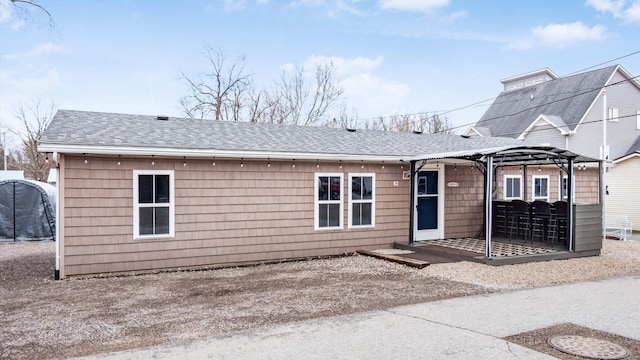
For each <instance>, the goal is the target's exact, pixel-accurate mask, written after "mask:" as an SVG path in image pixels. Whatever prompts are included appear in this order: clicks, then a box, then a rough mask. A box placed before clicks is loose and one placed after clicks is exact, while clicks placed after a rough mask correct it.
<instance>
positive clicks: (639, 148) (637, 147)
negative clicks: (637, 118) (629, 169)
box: [625, 136, 640, 155]
mask: <svg viewBox="0 0 640 360" xmlns="http://www.w3.org/2000/svg"><path fill="white" fill-rule="evenodd" d="M634 152H640V136H638V138H637V139H636V142H634V143H633V145H631V147H630V148H629V150H627V152H626V154H625V155H629V154H631V153H634Z"/></svg>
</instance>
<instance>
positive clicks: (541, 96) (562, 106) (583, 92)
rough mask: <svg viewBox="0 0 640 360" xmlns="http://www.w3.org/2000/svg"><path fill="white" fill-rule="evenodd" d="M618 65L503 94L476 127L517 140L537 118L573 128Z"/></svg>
mask: <svg viewBox="0 0 640 360" xmlns="http://www.w3.org/2000/svg"><path fill="white" fill-rule="evenodd" d="M617 68H618V65H614V66H609V67H606V68H602V69H597V70H593V71H588V72H584V73H580V74H576V75H572V76H567V77H562V78H558V79H554V80H549V81H545V82H543V83H540V84H537V85H532V86H526V87H523V88H520V89H517V90H509V91H503V92H502V93H500V95H499V96H498V97H497V98H496V99H495V101H494V102H493V104H491V106H490V107H489V109H488V110H487V111H486V112H485V113H484V115H483V116H482V118H481V119H480V120H479V121H478V122H477V123H476V125H475V126H474V128H478V127H487V128H489V129H490V130H491V135H492V136H504V137H512V138H517V137H518V136H520V135H521V134H522V132H523V131H524V130H525V129H527V127H528V126H529V125H531V123H532V122H533V121H535V120H536V119H537V118H538V117H539V116H540V115H542V114H545V115H546V116H548V117H554V119H555V120H561V121H562V122H563V123H564V124H563V125H565V126H566V128H568V129H569V130H575V128H576V126H577V125H578V123H579V122H580V120H581V119H582V117H583V116H584V114H585V113H586V112H587V110H588V109H589V107H590V106H591V105H592V104H593V102H594V101H595V99H596V97H597V96H598V94H599V93H600V91H599V90H600V89H602V87H603V86H605V85H606V84H607V81H608V80H609V79H610V78H611V76H612V74H613V72H614V71H615V70H616V69H617Z"/></svg>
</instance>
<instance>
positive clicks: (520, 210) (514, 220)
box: [507, 200, 531, 241]
mask: <svg viewBox="0 0 640 360" xmlns="http://www.w3.org/2000/svg"><path fill="white" fill-rule="evenodd" d="M507 227H508V228H509V240H511V239H513V233H514V231H515V233H516V237H520V235H521V234H522V239H524V240H525V241H526V240H527V238H529V237H530V235H531V231H530V230H531V220H530V217H529V204H527V203H526V202H525V201H522V200H512V201H511V203H510V204H509V206H508V208H507Z"/></svg>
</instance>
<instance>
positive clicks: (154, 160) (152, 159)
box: [151, 155, 156, 166]
mask: <svg viewBox="0 0 640 360" xmlns="http://www.w3.org/2000/svg"><path fill="white" fill-rule="evenodd" d="M155 164H156V159H154V158H153V155H151V165H152V166H153V165H155Z"/></svg>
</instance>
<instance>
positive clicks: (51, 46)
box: [2, 41, 67, 60]
mask: <svg viewBox="0 0 640 360" xmlns="http://www.w3.org/2000/svg"><path fill="white" fill-rule="evenodd" d="M65 51H67V48H66V47H65V46H63V45H59V44H56V43H53V42H51V41H50V42H47V43H44V44H40V45H38V46H36V47H35V48H33V49H31V50H29V51H26V52H24V53H15V54H6V55H2V59H4V60H17V59H20V60H24V59H29V58H36V57H41V56H43V55H49V54H55V53H61V52H65Z"/></svg>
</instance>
